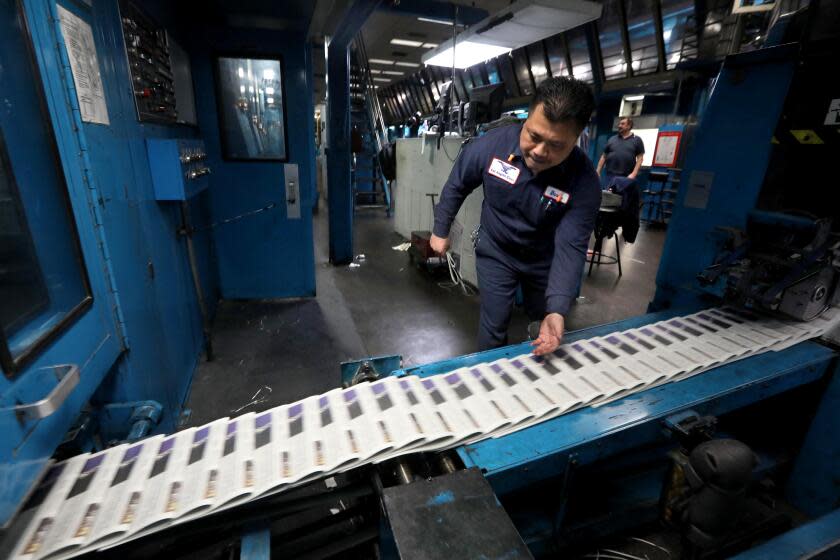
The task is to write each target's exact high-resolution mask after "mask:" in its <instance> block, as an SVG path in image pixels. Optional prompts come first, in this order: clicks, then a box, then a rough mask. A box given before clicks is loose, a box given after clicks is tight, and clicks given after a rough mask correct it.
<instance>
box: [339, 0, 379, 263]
mask: <svg viewBox="0 0 840 560" xmlns="http://www.w3.org/2000/svg"><path fill="white" fill-rule="evenodd" d="M380 2H381V0H356V1H355V2H354V3H353V4H352V5H351V6H350V7H349V8H348V9H347V11H346V12H345V14H344V16H343V17H342V19H341V22H340V23H339V24H338V27H336V31H335V34H334V35H333V37H332V38H331V40H330V44H329V47H328V48H327V146H328V147H327V192H328V193H329V212H330V262H332V263H333V264H346V263H349V262H351V261H352V260H353V185H352V182H351V180H350V166H351V157H352V154H351V153H350V51H349V50H348V47H349V46H350V42H351V41H352V40H353V38H354V37H355V36H356V33H358V32H359V30H360V29H361V28H362V25H363V24H364V23H365V21H366V20H367V18H368V16H369V15H370V14H371V13H372V12H373V11H374V10H375V9H376V6H377V5H378V4H379V3H380Z"/></svg>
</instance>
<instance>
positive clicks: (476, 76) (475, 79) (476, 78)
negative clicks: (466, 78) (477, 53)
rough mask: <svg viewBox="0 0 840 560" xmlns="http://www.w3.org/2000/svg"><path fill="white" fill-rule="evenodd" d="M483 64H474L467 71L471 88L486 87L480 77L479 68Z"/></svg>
mask: <svg viewBox="0 0 840 560" xmlns="http://www.w3.org/2000/svg"><path fill="white" fill-rule="evenodd" d="M482 66H483V64H476V65H475V66H471V67H470V69H469V73H470V77H471V78H472V83H473V87H480V86H485V85H487V84H486V83H485V82H484V78H483V77H482V75H481V67H482Z"/></svg>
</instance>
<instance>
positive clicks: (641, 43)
mask: <svg viewBox="0 0 840 560" xmlns="http://www.w3.org/2000/svg"><path fill="white" fill-rule="evenodd" d="M625 5H626V6H627V32H628V34H629V37H630V56H631V57H632V61H633V73H634V74H636V75H638V74H650V73H652V72H656V69H657V67H658V64H659V55H658V54H657V52H656V27H655V26H654V23H653V14H652V13H651V9H650V0H626V4H625Z"/></svg>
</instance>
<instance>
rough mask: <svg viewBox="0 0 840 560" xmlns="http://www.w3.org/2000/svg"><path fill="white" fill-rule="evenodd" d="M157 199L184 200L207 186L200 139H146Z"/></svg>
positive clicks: (202, 143)
mask: <svg viewBox="0 0 840 560" xmlns="http://www.w3.org/2000/svg"><path fill="white" fill-rule="evenodd" d="M146 150H147V151H148V154H149V166H150V167H151V171H152V182H153V183H154V186H155V199H157V200H187V199H189V198H191V197H193V196H195V195H197V194H198V193H200V192H201V191H203V190H204V189H206V188H207V187H208V186H209V179H208V175H210V168H209V167H208V166H207V152H206V151H205V149H204V142H203V141H202V140H184V139H181V140H169V139H149V140H146Z"/></svg>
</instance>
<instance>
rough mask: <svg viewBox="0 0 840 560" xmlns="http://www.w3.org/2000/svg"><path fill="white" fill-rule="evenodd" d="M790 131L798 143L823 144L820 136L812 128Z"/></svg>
mask: <svg viewBox="0 0 840 560" xmlns="http://www.w3.org/2000/svg"><path fill="white" fill-rule="evenodd" d="M790 133H791V134H793V137H794V138H796V140H797V141H798V142H799V143H800V144H823V141H822V138H820V137H819V136H818V135H817V133H816V132H814V131H813V130H791V131H790Z"/></svg>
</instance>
